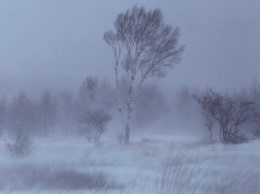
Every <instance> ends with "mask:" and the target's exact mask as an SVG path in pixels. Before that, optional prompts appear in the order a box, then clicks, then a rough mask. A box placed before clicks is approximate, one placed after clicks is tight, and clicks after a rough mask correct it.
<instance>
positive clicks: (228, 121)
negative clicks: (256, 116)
mask: <svg viewBox="0 0 260 194" xmlns="http://www.w3.org/2000/svg"><path fill="white" fill-rule="evenodd" d="M194 98H195V99H196V100H197V102H198V103H199V104H200V105H201V107H202V109H203V110H204V111H205V113H206V115H207V117H206V119H207V121H206V125H207V127H208V129H210V132H211V128H212V124H213V123H211V122H212V119H213V120H214V121H216V122H217V123H218V125H219V127H220V130H219V133H220V139H221V141H222V142H224V143H240V142H243V141H245V140H246V139H245V138H244V136H243V135H242V134H240V130H239V128H240V126H241V125H243V124H244V123H246V122H248V121H249V119H250V113H251V111H252V109H253V104H254V103H253V102H251V101H250V100H248V99H246V98H245V97H243V96H241V95H239V96H235V97H230V96H228V95H222V94H220V93H216V92H214V91H213V90H212V89H209V90H208V91H207V93H206V94H205V95H203V96H201V97H199V96H194Z"/></svg>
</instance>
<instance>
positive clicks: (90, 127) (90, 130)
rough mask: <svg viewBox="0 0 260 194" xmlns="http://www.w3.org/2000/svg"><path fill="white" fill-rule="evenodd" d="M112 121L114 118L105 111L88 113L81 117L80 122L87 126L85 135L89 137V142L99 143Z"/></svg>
mask: <svg viewBox="0 0 260 194" xmlns="http://www.w3.org/2000/svg"><path fill="white" fill-rule="evenodd" d="M111 119H112V117H111V116H110V114H108V113H107V112H106V111H105V110H104V109H101V110H96V111H88V112H87V113H85V114H84V115H82V116H81V118H80V122H81V123H84V124H85V125H86V128H85V130H84V131H83V133H84V134H85V135H86V136H87V138H88V140H89V142H91V141H94V142H98V140H99V138H100V137H101V135H102V134H103V133H104V132H105V130H106V126H107V124H108V122H109V121H110V120H111Z"/></svg>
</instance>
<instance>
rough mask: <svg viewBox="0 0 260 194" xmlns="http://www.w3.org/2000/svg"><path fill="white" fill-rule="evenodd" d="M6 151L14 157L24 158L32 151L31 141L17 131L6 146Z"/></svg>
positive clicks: (27, 136) (24, 134)
mask: <svg viewBox="0 0 260 194" xmlns="http://www.w3.org/2000/svg"><path fill="white" fill-rule="evenodd" d="M6 149H7V150H8V152H9V153H10V154H11V155H13V156H15V157H25V156H27V155H28V154H30V153H31V151H32V149H33V146H32V140H31V138H30V137H29V135H28V134H27V133H25V132H21V131H19V133H18V134H17V135H16V137H15V139H14V141H13V142H9V143H7V144H6Z"/></svg>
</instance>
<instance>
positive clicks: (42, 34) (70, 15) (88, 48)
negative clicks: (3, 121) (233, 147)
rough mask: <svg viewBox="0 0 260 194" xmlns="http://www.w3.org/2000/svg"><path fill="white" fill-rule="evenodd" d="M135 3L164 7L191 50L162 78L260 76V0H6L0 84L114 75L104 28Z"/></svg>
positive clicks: (239, 81)
mask: <svg viewBox="0 0 260 194" xmlns="http://www.w3.org/2000/svg"><path fill="white" fill-rule="evenodd" d="M133 5H140V6H141V5H143V6H145V7H146V8H147V9H153V8H160V9H161V10H162V12H163V14H164V16H165V22H166V23H167V24H170V25H173V26H179V27H180V29H181V32H182V37H181V40H180V43H181V44H185V45H186V51H185V53H184V54H183V60H182V62H181V64H180V65H177V66H176V68H175V69H174V70H172V71H170V72H169V73H168V75H167V77H166V78H165V79H163V80H161V84H162V85H164V86H165V87H166V88H168V89H170V88H176V87H179V86H181V85H191V86H193V87H206V86H212V87H215V88H217V89H220V88H227V89H230V88H234V87H238V88H240V86H247V85H249V84H250V83H251V82H252V81H253V80H254V79H258V80H259V81H260V78H257V77H259V76H260V64H259V61H260V1H258V0H247V1H242V0H241V1H240V0H196V1H193V0H174V1H173V0H160V1H158V0H109V1H105V0H103V1H101V0H95V1H94V0H92V1H90V0H41V1H40V0H23V1H21V0H12V1H10V0H1V1H0V72H1V76H0V89H1V90H10V91H13V90H15V89H16V88H20V87H28V88H37V87H42V86H46V88H48V87H58V86H60V85H61V86H62V87H63V86H65V87H74V86H76V87H78V85H79V84H80V83H81V82H82V81H83V80H84V79H85V78H86V77H87V76H88V75H99V76H106V77H112V76H113V70H112V60H113V58H112V53H111V50H110V48H109V47H108V46H107V45H106V44H105V42H104V41H103V34H104V32H105V31H107V30H108V29H113V27H114V26H113V22H114V20H115V18H116V16H117V15H118V14H119V13H120V12H122V11H125V10H127V9H128V8H131V7H132V6H133ZM166 85H167V86H166Z"/></svg>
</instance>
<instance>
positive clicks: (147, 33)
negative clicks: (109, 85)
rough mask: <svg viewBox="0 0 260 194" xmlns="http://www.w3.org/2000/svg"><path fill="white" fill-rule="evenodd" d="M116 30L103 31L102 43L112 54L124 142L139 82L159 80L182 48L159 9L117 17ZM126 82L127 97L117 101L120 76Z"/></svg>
mask: <svg viewBox="0 0 260 194" xmlns="http://www.w3.org/2000/svg"><path fill="white" fill-rule="evenodd" d="M115 29H116V31H115V32H113V31H107V32H106V33H105V34H104V40H105V41H106V43H107V44H108V45H109V46H110V47H111V49H112V52H113V55H114V60H115V61H114V63H113V67H114V73H115V87H116V96H117V97H116V99H117V110H118V112H119V114H120V116H121V120H122V121H123V123H124V125H125V129H124V132H125V137H124V138H125V143H128V142H129V138H130V120H131V117H132V112H133V111H134V107H135V103H136V99H137V96H138V93H139V91H140V90H141V88H142V85H143V83H144V82H145V81H146V80H147V79H148V78H150V77H162V76H163V75H165V70H166V69H168V68H171V67H172V66H173V64H175V63H178V62H179V61H180V59H181V54H182V53H183V50H184V47H183V46H178V40H179V36H180V32H179V29H178V28H175V29H173V28H172V27H171V26H169V25H166V24H164V22H163V16H162V12H161V11H160V10H159V9H155V10H151V11H147V10H145V8H143V7H136V6H134V7H133V8H132V9H129V10H127V11H126V12H123V13H121V14H119V15H118V16H117V18H116V20H115ZM123 75H124V76H125V78H126V81H127V88H126V91H127V95H126V98H125V100H124V101H122V100H121V97H120V96H122V93H121V91H120V84H121V83H120V77H121V76H123Z"/></svg>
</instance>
